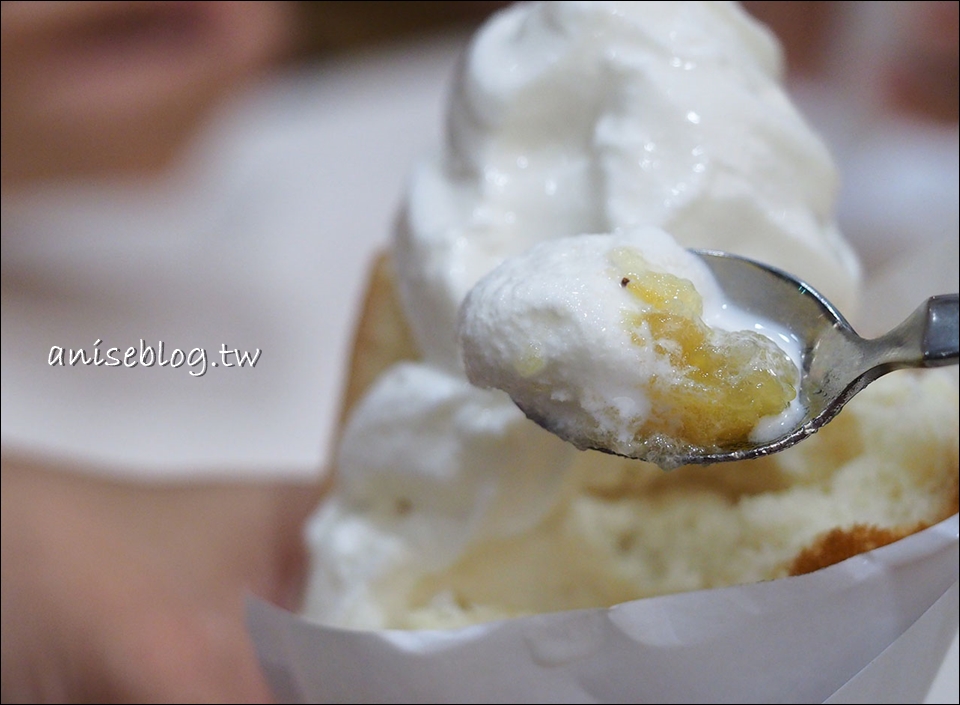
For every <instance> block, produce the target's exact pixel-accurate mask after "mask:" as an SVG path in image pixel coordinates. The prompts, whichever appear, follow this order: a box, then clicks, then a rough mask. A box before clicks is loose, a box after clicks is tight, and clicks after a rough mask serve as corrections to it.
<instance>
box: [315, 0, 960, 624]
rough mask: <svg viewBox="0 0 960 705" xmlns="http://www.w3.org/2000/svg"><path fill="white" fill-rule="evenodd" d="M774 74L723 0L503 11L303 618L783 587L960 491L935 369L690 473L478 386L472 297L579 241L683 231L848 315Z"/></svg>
mask: <svg viewBox="0 0 960 705" xmlns="http://www.w3.org/2000/svg"><path fill="white" fill-rule="evenodd" d="M780 70H781V58H780V53H779V48H778V46H777V44H776V42H775V41H774V39H773V38H772V36H771V35H770V34H769V33H768V32H767V31H766V30H765V29H764V28H763V27H761V26H759V25H758V24H756V23H755V22H754V21H752V20H751V19H750V18H749V17H748V16H747V15H746V14H745V13H744V12H743V11H742V10H741V9H740V8H739V7H738V6H737V5H735V4H730V3H700V2H675V3H670V2H667V3H660V2H637V3H621V2H614V3H607V2H569V3H545V4H533V5H517V6H513V7H511V8H509V9H507V10H505V11H502V12H501V13H499V14H497V15H495V16H494V17H493V18H492V19H491V20H490V21H489V22H488V23H487V24H486V25H485V26H484V28H483V29H482V30H481V31H480V32H479V33H478V35H477V36H476V37H475V39H474V41H473V42H472V44H471V46H470V48H469V50H468V52H467V54H466V56H465V58H464V61H463V63H462V65H461V67H460V73H459V75H458V80H457V83H456V85H455V90H454V92H453V94H452V97H451V103H450V107H449V116H448V129H447V141H446V143H445V145H444V147H443V149H442V150H441V151H439V153H437V154H435V155H433V156H431V157H430V158H428V159H426V160H425V161H424V162H423V163H422V164H421V165H420V167H419V168H418V169H417V170H416V172H415V173H414V175H413V179H412V183H411V185H410V189H409V194H408V198H407V201H406V204H405V208H404V212H403V213H402V217H401V219H400V221H399V224H398V227H397V233H396V238H395V241H394V246H393V250H392V257H393V261H394V264H395V265H396V269H397V272H398V290H399V295H400V300H401V302H402V305H403V311H404V315H405V318H406V320H407V322H408V323H409V325H410V328H411V330H412V332H413V335H414V338H415V341H416V344H417V347H418V348H419V351H420V357H419V359H418V360H415V361H407V362H402V363H398V364H396V365H394V366H392V367H390V368H389V369H387V370H386V371H385V372H384V373H383V374H381V375H380V377H379V378H378V379H377V380H376V381H375V382H374V383H373V385H372V386H371V387H370V388H369V390H368V391H367V392H366V394H365V395H364V396H363V398H362V399H361V400H360V401H359V402H358V403H357V404H356V405H355V406H354V408H353V409H352V412H351V414H350V417H349V419H348V421H347V423H346V425H345V427H344V429H343V433H342V436H341V439H340V443H339V449H338V456H337V458H336V465H337V472H338V475H337V478H338V479H337V485H336V488H335V492H334V494H333V496H332V497H331V498H330V499H329V501H328V502H326V503H325V505H324V506H323V507H322V508H321V509H320V510H319V511H318V513H317V515H316V516H315V518H314V519H313V521H312V522H311V525H310V527H309V541H310V544H311V547H312V556H313V563H314V566H313V572H312V576H311V581H310V585H309V588H308V594H307V599H306V605H305V613H306V614H307V615H308V616H311V617H314V618H317V619H319V620H321V621H323V622H325V623H328V624H333V625H341V626H349V627H358V628H382V627H411V626H435V625H454V624H464V623H470V622H475V621H481V620H485V619H492V618H497V617H505V616H511V615H517V614H525V613H530V612H539V611H553V610H565V609H575V608H581V607H597V606H604V605H612V604H615V603H617V602H621V601H625V600H630V599H636V598H641V597H645V596H650V595H657V594H662V593H666V592H673V591H679V590H691V589H700V588H709V587H716V586H720V585H730V584H737V583H743V582H749V581H755V580H763V579H770V578H776V577H779V576H782V575H787V574H788V573H789V572H790V571H791V570H793V569H794V568H792V567H791V565H792V563H793V561H794V560H795V559H796V558H797V555H798V553H800V552H801V550H802V549H804V548H805V547H808V546H810V545H811V544H812V543H813V542H814V539H815V538H816V537H817V536H818V535H819V534H821V533H822V532H824V531H827V530H829V529H832V528H834V527H837V526H851V525H854V524H856V525H863V526H867V525H873V524H878V525H880V526H889V525H891V524H897V525H901V524H902V525H908V524H909V525H911V526H915V525H916V524H917V523H918V522H920V521H924V520H927V519H928V518H929V517H930V516H931V514H936V513H937V511H939V508H940V506H941V504H943V502H945V501H947V500H948V498H949V497H951V496H952V497H955V496H956V479H955V476H956V465H957V441H956V424H955V421H954V420H955V419H956V405H957V394H956V388H955V385H953V384H946V385H945V384H943V380H942V379H940V380H939V382H938V381H936V380H935V379H934V377H933V371H931V372H930V373H927V374H925V375H924V376H920V377H916V378H915V377H913V376H909V375H907V376H899V375H890V376H888V378H885V379H890V380H892V383H891V384H889V385H882V384H881V382H883V380H881V381H880V382H877V383H875V384H874V385H871V387H870V388H868V389H867V390H865V391H864V392H862V393H861V395H859V396H858V398H857V399H855V400H854V403H852V404H851V405H850V406H849V407H848V409H847V410H845V412H844V413H843V414H841V416H840V417H839V418H838V419H837V420H836V421H834V422H833V423H832V424H830V425H829V426H828V427H827V429H825V430H824V431H821V433H819V434H817V435H816V436H814V437H813V438H811V439H809V440H807V441H804V443H801V444H800V445H799V446H797V447H796V448H794V449H791V450H790V451H786V452H784V453H780V454H777V455H776V456H772V457H770V458H763V459H760V460H758V461H751V462H749V463H744V464H739V465H738V464H730V465H725V466H723V468H722V469H720V468H719V467H707V468H695V467H684V468H679V469H676V470H673V471H670V472H669V473H667V472H664V471H662V470H661V469H660V468H658V467H656V466H654V465H650V464H647V463H641V462H638V461H625V460H622V459H619V458H616V457H613V456H608V455H603V454H600V453H596V452H582V451H578V450H576V449H575V448H574V447H573V446H572V445H570V444H568V443H565V442H563V441H561V440H559V439H558V438H557V437H555V436H553V435H552V434H550V433H548V432H547V431H544V430H543V429H541V428H540V427H538V426H537V425H536V424H534V423H533V422H532V421H530V420H528V419H527V418H526V417H525V416H524V414H523V413H522V412H521V411H520V410H519V409H518V408H517V407H516V405H515V404H514V403H513V402H512V401H511V399H510V397H509V396H508V395H507V394H506V393H504V392H502V391H499V390H497V391H492V390H485V389H480V388H477V387H474V386H472V385H471V384H470V382H469V381H468V379H467V377H466V375H465V373H464V367H463V364H462V361H461V355H460V350H459V348H458V339H457V322H458V314H459V309H460V306H461V303H462V302H463V300H464V297H465V296H466V295H467V293H468V292H469V291H470V289H471V288H472V287H473V286H474V284H476V283H477V281H478V280H479V279H480V278H481V277H482V276H484V275H485V274H487V273H488V272H490V271H491V270H493V269H494V268H495V267H496V266H497V265H499V264H501V263H502V262H505V261H507V260H510V259H511V258H513V257H516V256H518V255H521V254H522V253H524V252H526V251H527V250H529V249H530V248H531V247H533V246H534V245H536V244H537V243H542V242H546V241H559V239H561V238H571V237H573V238H576V236H580V235H584V234H593V235H594V236H596V237H600V238H603V237H606V238H628V239H629V240H630V242H631V244H632V246H635V247H636V249H637V250H639V251H640V252H641V254H642V253H643V252H644V249H645V247H646V245H645V239H646V240H649V241H650V242H651V243H652V242H653V241H654V240H656V239H658V238H660V237H661V235H653V234H652V233H659V232H660V231H666V232H667V233H669V235H670V236H671V237H672V238H675V239H676V241H677V242H679V243H680V244H681V245H682V246H684V247H706V248H713V249H720V250H726V251H731V252H735V253H738V254H741V255H745V256H748V257H752V258H754V259H759V260H762V261H766V262H768V263H770V264H773V265H775V266H779V267H781V268H783V269H786V270H788V271H791V272H793V273H795V274H796V275H798V276H799V277H801V278H803V279H805V280H807V281H808V282H809V283H810V284H811V285H812V286H814V287H815V288H817V289H818V290H820V291H821V292H822V293H823V294H824V295H825V296H826V297H827V298H829V299H831V300H832V301H833V302H834V303H835V304H836V305H837V306H838V308H839V309H840V310H842V311H845V312H848V311H852V310H853V309H854V308H855V303H856V297H857V292H858V287H859V284H858V267H857V263H856V260H855V257H854V255H853V254H852V253H851V250H850V249H849V247H848V246H847V244H846V243H845V242H844V241H843V239H842V238H841V236H840V235H839V234H838V232H837V229H836V227H835V225H834V222H833V215H832V212H833V202H834V193H835V186H836V177H835V174H834V169H833V166H832V164H831V160H830V157H829V154H828V152H827V150H826V149H825V147H824V145H823V144H822V143H821V142H820V141H819V140H818V139H817V138H816V137H815V136H814V135H813V134H812V133H811V131H810V129H809V128H808V127H807V125H806V124H805V123H804V121H803V120H802V119H801V117H800V116H799V115H798V114H797V112H796V110H795V109H794V107H793V106H792V105H791V103H790V101H789V99H788V98H787V96H786V95H785V93H784V91H783V89H782V88H781V85H780ZM564 247H565V245H564ZM651 247H652V245H651ZM652 249H653V250H655V249H656V248H652ZM530 362H531V363H532V364H536V360H535V356H534V358H531V359H530ZM951 419H953V420H951ZM838 439H840V440H838ZM877 439H880V441H882V443H877V442H876V441H877ZM878 467H879V468H881V470H880V471H878V470H877V468H878ZM944 467H946V468H948V470H947V472H945V473H944V472H943V468H944ZM944 476H946V478H947V479H943V478H944ZM905 483H906V484H908V485H910V489H909V491H908V490H905V489H904V486H905ZM944 483H946V486H944ZM951 483H952V486H951ZM865 484H867V485H868V486H870V487H871V488H874V489H875V490H876V492H864V491H863V486H864V485H865ZM906 496H909V497H910V499H909V501H907V500H906V499H902V498H903V497H906ZM896 497H900V498H901V499H900V500H897V499H892V498H896ZM954 502H955V500H954ZM954 511H955V510H954Z"/></svg>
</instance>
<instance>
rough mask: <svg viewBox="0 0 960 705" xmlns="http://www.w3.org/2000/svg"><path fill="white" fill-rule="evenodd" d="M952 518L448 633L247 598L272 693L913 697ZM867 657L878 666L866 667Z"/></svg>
mask: <svg viewBox="0 0 960 705" xmlns="http://www.w3.org/2000/svg"><path fill="white" fill-rule="evenodd" d="M958 563H960V560H958V520H957V516H956V515H955V516H953V517H951V518H950V519H947V520H946V521H943V522H941V523H940V524H937V525H936V526H933V527H931V528H929V529H927V530H926V531H923V532H921V533H918V534H915V535H913V536H910V537H908V538H906V539H903V540H901V541H898V542H896V543H894V544H891V545H889V546H885V547H883V548H880V549H877V550H875V551H872V552H870V553H867V554H863V555H860V556H855V557H853V558H851V559H849V560H846V561H844V562H842V563H839V564H837V565H835V566H832V567H829V568H826V569H824V570H821V571H818V572H815V573H811V574H809V575H804V576H799V577H796V578H787V579H783V580H774V581H770V582H766V583H758V584H754V585H745V586H742V587H733V588H725V589H720V590H707V591H700V592H691V593H684V594H678V595H669V596H666V597H657V598H650V599H646V600H637V601H635V602H628V603H624V604H622V605H617V606H616V607H613V608H610V609H598V610H582V611H576V612H564V613H557V614H547V615H537V616H533V617H525V618H520V619H514V620H507V621H503V622H495V623H490V624H484V625H478V626H474V627H467V628H462V629H455V630H446V631H379V632H360V631H357V632H354V631H347V630H342V629H333V628H329V627H324V626H321V625H317V624H314V623H311V622H309V621H307V620H305V619H303V618H301V617H298V616H296V615H293V614H291V613H288V612H285V611H283V610H280V609H278V608H275V607H272V606H271V605H269V604H266V603H264V602H261V601H257V600H253V601H252V602H251V605H250V612H249V617H250V627H251V630H252V633H253V637H254V640H255V643H256V645H257V649H258V652H259V655H260V659H261V663H262V665H263V667H264V669H265V671H266V672H267V674H268V678H269V679H270V682H271V684H272V686H273V688H274V689H275V692H276V694H277V697H278V698H279V699H280V700H281V701H283V702H421V703H427V702H430V703H436V702H587V703H593V702H635V703H637V702H649V703H670V702H717V703H722V702H739V703H746V702H757V703H804V702H806V703H810V702H825V701H827V700H828V699H829V700H830V702H866V701H869V700H870V699H871V696H872V695H876V694H877V693H882V699H883V700H884V701H885V702H920V701H921V700H922V699H923V698H924V696H925V695H926V693H927V690H928V689H929V687H930V683H931V681H932V679H933V676H934V675H935V673H936V670H937V668H938V667H939V665H940V663H941V661H942V660H943V656H944V654H945V653H946V651H947V648H948V647H949V644H950V640H951V639H952V638H953V634H954V633H955V631H956V624H957V577H958ZM875 659H876V662H875V663H871V662H872V661H874V660H875Z"/></svg>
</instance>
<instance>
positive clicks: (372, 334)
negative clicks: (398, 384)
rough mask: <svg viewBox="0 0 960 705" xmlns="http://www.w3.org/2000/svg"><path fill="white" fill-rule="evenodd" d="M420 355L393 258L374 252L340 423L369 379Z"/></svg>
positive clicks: (342, 403)
mask: <svg viewBox="0 0 960 705" xmlns="http://www.w3.org/2000/svg"><path fill="white" fill-rule="evenodd" d="M419 356H420V354H419V352H418V351H417V346H416V343H414V341H413V335H412V334H411V333H410V328H409V326H408V325H407V321H406V318H405V317H404V315H403V309H402V308H401V307H400V299H399V296H398V295H397V286H396V275H395V273H394V267H393V258H392V257H391V256H390V253H389V251H381V252H379V253H377V255H376V257H375V259H374V261H373V264H372V266H371V267H370V272H369V274H368V278H367V287H366V293H365V295H364V301H363V308H362V309H361V312H360V319H359V321H358V322H357V327H356V329H355V332H354V338H353V348H352V350H351V357H350V368H349V373H348V375H349V376H348V378H347V384H346V386H345V387H344V394H343V400H342V402H341V407H340V425H341V426H342V425H343V423H344V422H345V421H346V418H347V415H348V414H349V413H350V410H351V409H352V408H353V406H354V404H356V402H357V400H358V399H359V398H360V397H361V396H362V395H363V393H364V392H365V391H366V390H367V388H368V387H369V386H370V385H371V384H372V383H373V381H374V380H375V379H376V378H377V377H378V376H379V375H380V373H381V372H383V371H384V370H385V369H387V368H388V367H390V366H391V365H393V364H394V363H396V362H400V361H401V360H416V359H418V358H419Z"/></svg>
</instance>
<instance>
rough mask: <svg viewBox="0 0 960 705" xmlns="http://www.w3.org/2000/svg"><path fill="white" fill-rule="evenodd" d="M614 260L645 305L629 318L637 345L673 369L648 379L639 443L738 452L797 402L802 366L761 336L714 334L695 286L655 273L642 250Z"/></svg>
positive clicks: (628, 288) (615, 255)
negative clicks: (767, 420) (766, 421)
mask: <svg viewBox="0 0 960 705" xmlns="http://www.w3.org/2000/svg"><path fill="white" fill-rule="evenodd" d="M611 258H612V260H613V264H614V266H615V267H616V270H617V273H618V274H620V286H621V287H623V288H624V289H625V290H626V291H627V292H629V293H630V294H631V296H632V297H634V298H635V299H636V300H638V301H639V302H640V303H641V304H642V306H641V307H640V308H639V309H637V308H635V307H634V308H630V309H628V310H626V312H625V315H624V325H625V326H626V328H627V330H628V331H629V332H630V334H631V338H632V340H633V342H634V344H636V345H639V346H644V347H646V346H652V348H653V349H654V351H655V352H656V354H657V356H658V357H660V358H662V359H665V360H667V361H668V363H669V367H670V369H671V375H670V376H669V377H666V376H664V375H660V374H654V375H652V376H651V378H650V380H649V388H648V390H647V394H648V396H649V399H650V404H651V415H650V417H649V418H648V419H647V420H646V422H645V423H644V424H643V425H642V426H641V427H640V428H639V429H637V432H636V437H637V438H638V439H644V438H661V439H663V440H666V441H670V442H671V443H680V444H689V445H693V446H698V447H705V448H710V447H718V448H735V447H736V446H738V445H740V444H743V443H746V442H747V441H748V440H749V438H750V434H751V433H752V431H753V429H754V428H755V427H756V426H757V423H758V422H759V421H760V419H761V418H763V417H765V416H771V415H775V414H780V413H781V412H783V411H784V410H785V409H786V408H787V407H788V406H789V405H790V402H792V401H793V400H794V399H795V398H796V396H797V384H798V382H799V374H798V371H797V367H796V365H795V364H794V363H793V361H792V360H791V359H790V357H789V356H788V355H787V354H786V353H785V352H784V351H783V350H781V349H780V347H779V346H777V344H776V343H774V342H773V341H772V340H770V339H769V338H767V337H765V336H763V335H761V334H759V333H756V332H754V331H746V330H744V331H736V332H728V331H724V330H719V329H715V328H711V327H710V326H708V325H707V324H706V323H705V322H704V321H703V298H702V297H701V295H700V294H699V293H698V292H697V290H696V289H695V288H694V286H693V283H692V282H690V281H689V280H688V279H684V278H682V277H678V276H675V275H673V274H668V273H664V272H656V271H652V270H651V269H649V267H648V265H647V263H646V262H645V261H644V259H643V257H642V255H641V254H640V253H639V252H638V251H636V250H631V249H627V248H622V249H619V250H616V251H615V252H613V253H612V254H611Z"/></svg>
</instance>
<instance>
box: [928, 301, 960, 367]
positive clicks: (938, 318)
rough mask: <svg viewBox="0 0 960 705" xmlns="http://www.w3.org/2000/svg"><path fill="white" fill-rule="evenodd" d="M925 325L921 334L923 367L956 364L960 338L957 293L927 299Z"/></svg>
mask: <svg viewBox="0 0 960 705" xmlns="http://www.w3.org/2000/svg"><path fill="white" fill-rule="evenodd" d="M926 308H927V319H926V320H927V325H926V330H925V331H924V334H923V348H922V350H923V360H924V362H925V363H926V364H925V367H940V366H942V365H951V364H956V362H957V359H958V355H960V353H958V351H957V341H958V338H960V333H958V331H960V321H958V313H957V311H958V305H957V294H944V295H943V296H934V297H931V298H929V299H927V303H926Z"/></svg>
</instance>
